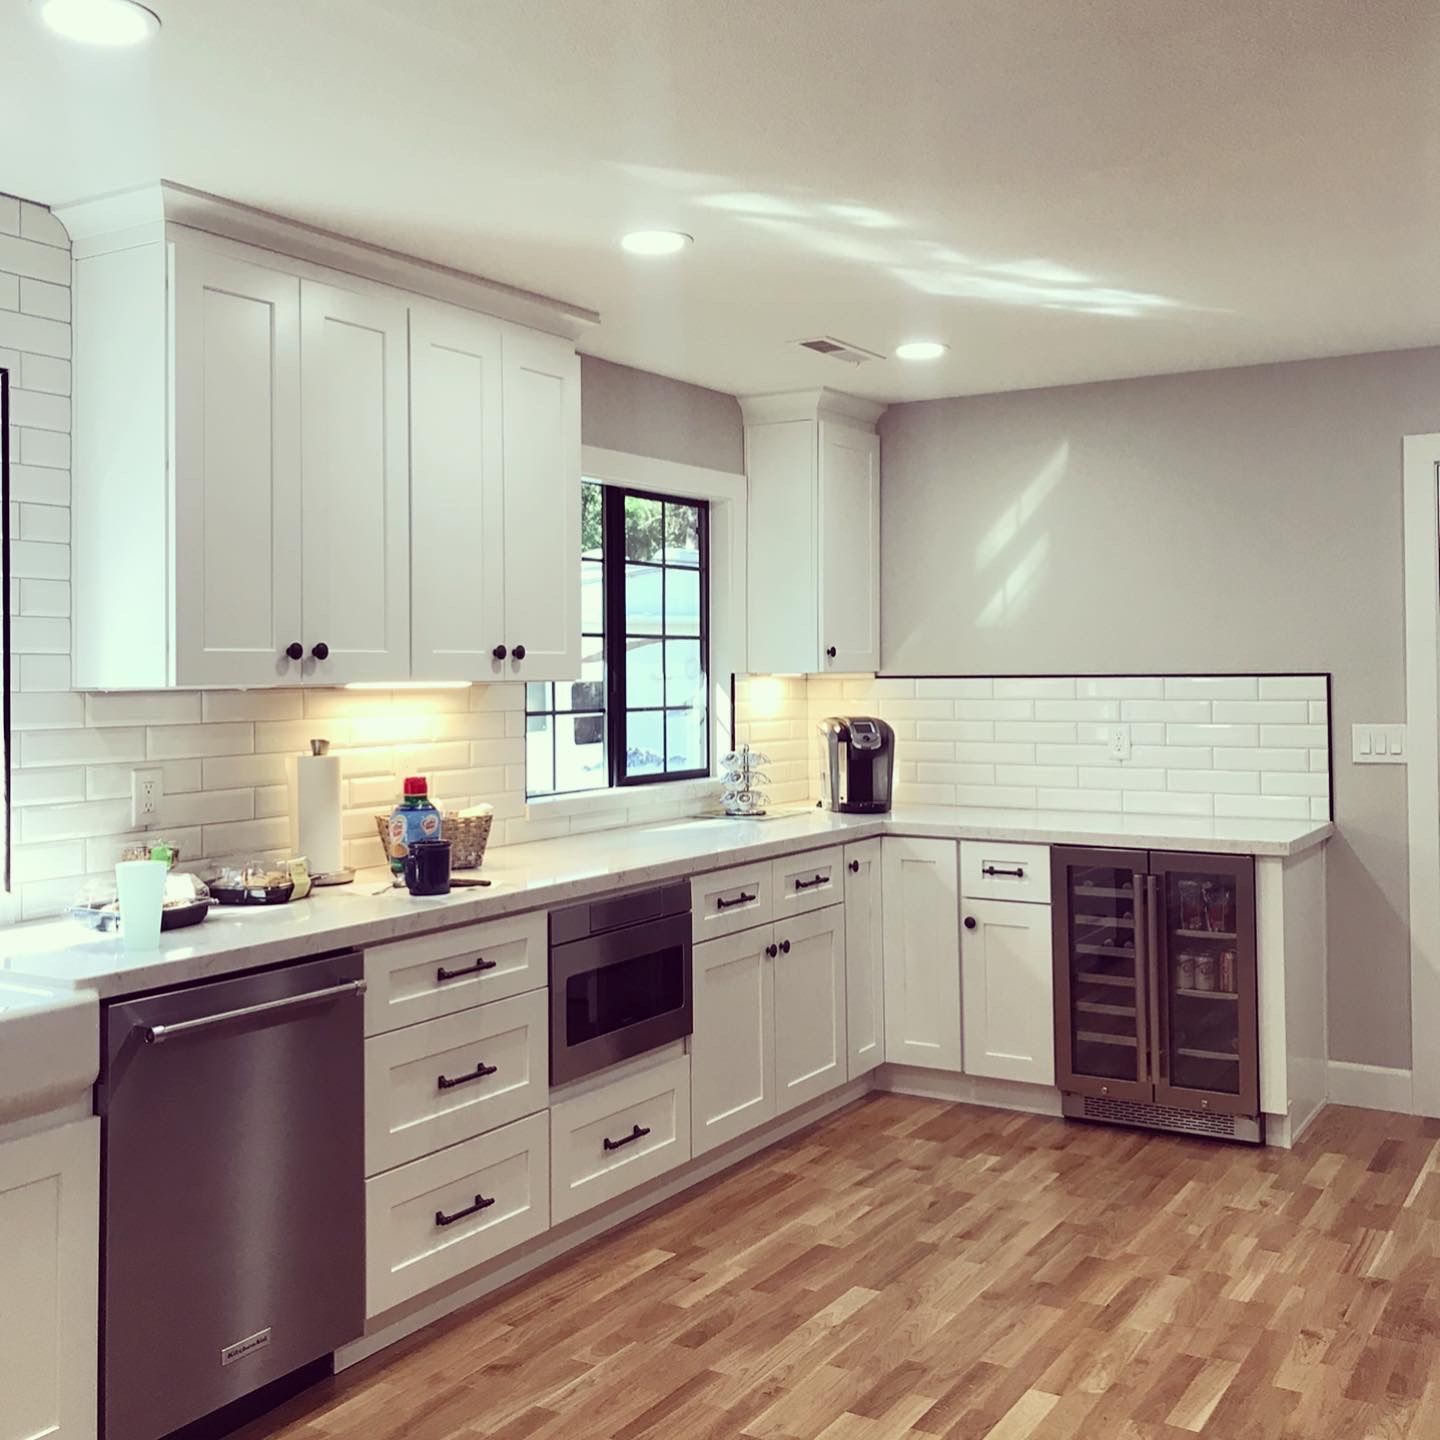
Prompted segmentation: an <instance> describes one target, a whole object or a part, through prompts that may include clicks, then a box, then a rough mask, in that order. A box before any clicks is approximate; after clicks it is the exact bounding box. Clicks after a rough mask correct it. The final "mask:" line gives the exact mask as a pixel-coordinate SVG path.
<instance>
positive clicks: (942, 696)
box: [876, 679, 995, 700]
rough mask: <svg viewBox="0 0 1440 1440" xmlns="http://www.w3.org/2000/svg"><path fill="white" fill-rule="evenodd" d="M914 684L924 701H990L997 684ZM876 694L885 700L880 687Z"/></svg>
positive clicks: (953, 681) (954, 681)
mask: <svg viewBox="0 0 1440 1440" xmlns="http://www.w3.org/2000/svg"><path fill="white" fill-rule="evenodd" d="M880 683H881V684H885V683H888V682H884V681H882V682H880ZM914 683H915V694H916V695H917V696H918V697H919V698H920V699H922V700H990V699H993V698H994V695H995V682H994V681H993V680H988V679H979V680H973V679H949V680H917V681H915V682H914ZM876 693H877V694H878V695H881V696H882V698H883V693H884V692H882V691H880V690H879V688H878V686H877V687H876Z"/></svg>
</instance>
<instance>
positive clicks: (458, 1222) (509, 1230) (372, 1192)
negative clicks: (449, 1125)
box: [365, 1110, 550, 1316]
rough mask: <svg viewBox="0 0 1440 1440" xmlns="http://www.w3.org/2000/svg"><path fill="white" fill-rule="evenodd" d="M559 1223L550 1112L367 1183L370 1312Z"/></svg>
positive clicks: (367, 1299) (379, 1310)
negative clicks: (554, 1216)
mask: <svg viewBox="0 0 1440 1440" xmlns="http://www.w3.org/2000/svg"><path fill="white" fill-rule="evenodd" d="M549 1225H550V1115H549V1112H548V1111H544V1110H542V1111H541V1112H540V1113H539V1114H538V1115H530V1116H527V1117H526V1118H525V1119H524V1120H517V1121H515V1123H514V1124H513V1125H505V1126H503V1127H502V1128H501V1129H499V1130H492V1131H491V1132H490V1133H489V1134H488V1135H481V1136H479V1137H478V1138H477V1139H474V1140H467V1141H465V1142H464V1143H463V1144H460V1145H452V1146H450V1148H449V1149H448V1150H441V1151H438V1152H437V1153H436V1154H434V1155H427V1156H426V1157H425V1158H424V1159H423V1160H413V1161H411V1162H410V1164H408V1165H402V1166H400V1167H399V1169H396V1170H390V1171H387V1172H386V1173H385V1174H384V1175H377V1176H375V1177H374V1178H373V1179H370V1180H367V1181H366V1182H365V1227H366V1241H365V1257H366V1258H365V1313H366V1314H367V1315H370V1316H374V1315H379V1314H381V1313H382V1312H384V1311H386V1310H389V1309H390V1308H392V1307H393V1306H395V1305H399V1304H400V1303H401V1302H402V1301H405V1300H409V1299H410V1298H411V1297H413V1296H415V1295H419V1294H421V1293H423V1292H424V1291H426V1290H429V1289H432V1288H433V1287H434V1286H436V1285H440V1284H443V1283H444V1282H445V1281H447V1280H453V1279H455V1278H456V1277H458V1276H461V1275H463V1274H465V1272H466V1271H467V1270H473V1269H474V1268H475V1267H476V1266H477V1265H483V1264H484V1263H485V1262H486V1261H487V1260H493V1259H494V1258H495V1257H496V1256H497V1255H502V1254H504V1252H505V1251H507V1250H510V1249H513V1248H514V1247H515V1246H516V1245H519V1244H521V1243H523V1242H524V1241H526V1240H531V1239H534V1237H535V1236H537V1235H539V1234H542V1233H543V1232H544V1231H545V1230H547V1229H548V1228H549Z"/></svg>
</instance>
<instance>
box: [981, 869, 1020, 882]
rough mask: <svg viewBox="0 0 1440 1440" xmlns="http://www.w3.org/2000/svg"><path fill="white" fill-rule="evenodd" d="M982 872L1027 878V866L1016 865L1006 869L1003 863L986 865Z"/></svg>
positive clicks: (1014, 877) (984, 873)
mask: <svg viewBox="0 0 1440 1440" xmlns="http://www.w3.org/2000/svg"><path fill="white" fill-rule="evenodd" d="M980 873H981V874H982V875H1009V876H1010V877H1011V878H1012V879H1015V880H1023V879H1024V878H1025V867H1024V866H1023V865H1016V866H1015V867H1014V868H1013V869H1008V870H1007V869H1006V868H1005V866H1003V865H986V866H985V867H984V868H983V869H982V870H981V871H980Z"/></svg>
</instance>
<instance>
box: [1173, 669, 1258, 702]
mask: <svg viewBox="0 0 1440 1440" xmlns="http://www.w3.org/2000/svg"><path fill="white" fill-rule="evenodd" d="M1165 698H1166V699H1167V700H1258V699H1259V698H1260V682H1259V679H1258V677H1257V676H1254V675H1167V676H1166V677H1165Z"/></svg>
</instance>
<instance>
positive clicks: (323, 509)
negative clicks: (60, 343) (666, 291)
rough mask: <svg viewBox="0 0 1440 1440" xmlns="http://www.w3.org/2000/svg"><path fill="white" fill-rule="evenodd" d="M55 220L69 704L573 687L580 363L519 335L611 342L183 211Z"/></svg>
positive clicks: (353, 247)
mask: <svg viewBox="0 0 1440 1440" xmlns="http://www.w3.org/2000/svg"><path fill="white" fill-rule="evenodd" d="M61 218H62V220H63V221H64V223H65V224H66V225H67V227H68V228H69V229H70V232H71V235H72V237H73V239H74V317H73V324H74V331H75V340H74V351H75V356H74V389H75V435H74V449H75V454H74V466H73V488H74V494H75V501H74V535H73V547H74V554H73V572H74V578H73V585H74V595H73V601H72V607H73V611H74V632H75V633H74V681H75V684H76V686H77V687H78V688H81V689H97V690H103V689H117V690H118V689H157V688H161V687H165V686H184V687H201V686H204V687H223V686H263V685H296V684H301V683H309V684H319V685H341V684H346V683H349V682H352V681H369V682H378V683H381V684H383V683H386V682H397V683H398V682H403V681H407V680H410V679H412V678H414V679H419V680H428V681H443V680H492V679H502V678H503V679H516V680H521V679H533V680H548V679H563V678H571V677H574V676H576V675H578V674H579V669H580V615H579V608H580V566H579V554H578V551H579V544H580V368H579V359H578V357H577V355H576V353H575V345H574V341H573V339H565V338H562V336H561V335H556V334H550V333H543V332H542V331H541V330H537V329H532V328H530V326H531V324H532V323H533V324H541V325H550V326H553V327H554V328H556V329H559V330H561V331H562V332H563V333H564V334H567V335H573V334H577V333H579V330H580V329H581V328H582V327H583V326H585V325H587V324H590V323H593V322H594V320H595V319H596V318H597V317H596V316H594V315H593V314H591V313H590V312H587V311H580V310H575V309H573V308H571V307H565V306H563V305H560V304H558V303H557V302H550V301H546V300H543V299H542V298H541V297H536V296H526V295H524V294H522V293H520V292H516V291H511V290H504V289H501V288H500V287H496V286H492V285H489V284H488V282H485V281H482V280H479V279H476V278H474V277H470V276H462V275H459V274H456V273H453V272H449V271H441V270H437V269H435V268H434V267H426V266H422V265H420V264H418V262H412V261H407V260H405V259H404V258H403V257H399V256H395V255H391V254H389V253H388V252H382V251H374V250H371V249H369V248H367V247H365V246H361V245H358V244H356V243H354V242H351V241H346V240H344V239H342V238H340V237H337V236H330V235H325V234H323V233H321V232H317V231H311V230H307V229H305V228H304V227H301V226H294V225H291V224H289V222H286V221H283V220H279V219H276V218H275V217H273V216H261V215H258V214H257V212H253V211H247V210H245V209H244V208H243V207H240V206H233V205H228V204H226V203H225V202H223V201H216V200H213V199H212V198H210V197H205V196H199V195H196V194H195V193H194V192H188V191H184V190H183V189H181V188H180V187H176V186H169V185H162V186H158V187H151V188H150V189H148V190H146V191H143V192H132V193H130V194H126V195H119V196H114V197H107V198H105V199H102V200H96V201H90V202H85V203H82V204H79V205H75V206H69V207H64V208H63V210H62V212H61ZM247 242H248V243H247ZM407 287H413V290H414V292H416V293H411V289H410V288H407ZM490 305H493V306H494V314H493V316H492V315H491V314H486V313H481V308H480V307H486V306H490ZM517 321H518V322H520V323H516V322H517ZM502 657H503V658H502Z"/></svg>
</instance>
